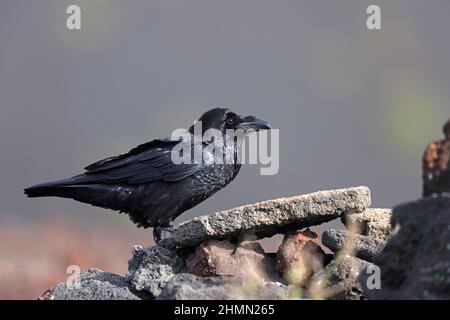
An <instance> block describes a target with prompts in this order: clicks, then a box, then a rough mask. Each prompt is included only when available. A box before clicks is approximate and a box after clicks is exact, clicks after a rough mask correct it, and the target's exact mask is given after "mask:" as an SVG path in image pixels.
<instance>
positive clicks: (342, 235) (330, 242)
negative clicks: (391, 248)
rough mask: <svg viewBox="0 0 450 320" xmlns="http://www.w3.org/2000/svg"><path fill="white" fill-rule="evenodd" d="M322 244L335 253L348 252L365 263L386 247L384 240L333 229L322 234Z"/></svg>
mask: <svg viewBox="0 0 450 320" xmlns="http://www.w3.org/2000/svg"><path fill="white" fill-rule="evenodd" d="M322 243H323V244H324V245H325V246H327V247H328V248H329V249H330V250H331V251H333V252H335V253H336V252H339V251H341V250H349V251H351V252H352V253H354V255H355V256H356V257H358V258H361V259H363V260H367V261H372V260H373V259H374V257H375V256H376V255H377V254H379V253H380V252H381V250H383V248H384V246H385V245H386V241H384V240H380V239H377V238H373V237H369V236H362V235H360V234H351V233H349V232H347V231H344V230H333V229H330V230H326V231H325V232H324V233H323V234H322Z"/></svg>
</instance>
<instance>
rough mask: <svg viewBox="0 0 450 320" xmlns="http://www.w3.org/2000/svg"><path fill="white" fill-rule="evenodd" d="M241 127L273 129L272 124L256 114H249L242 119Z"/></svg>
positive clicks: (243, 128) (245, 128)
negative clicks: (255, 115)
mask: <svg viewBox="0 0 450 320" xmlns="http://www.w3.org/2000/svg"><path fill="white" fill-rule="evenodd" d="M239 129H242V130H244V131H246V130H249V129H253V130H255V131H258V130H269V129H271V127H270V124H269V123H268V122H267V121H265V120H262V119H259V118H256V117H254V116H247V117H245V118H243V119H242V122H241V123H240V124H239Z"/></svg>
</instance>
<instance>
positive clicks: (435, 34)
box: [0, 0, 450, 289]
mask: <svg viewBox="0 0 450 320" xmlns="http://www.w3.org/2000/svg"><path fill="white" fill-rule="evenodd" d="M70 4H77V5H80V7H81V10H82V17H81V18H82V30H79V31H76V30H75V31H70V30H67V28H66V18H67V15H66V13H65V11H66V7H67V6H68V5H70ZM369 4H378V5H379V6H380V7H381V18H382V30H376V31H369V30H368V29H367V28H366V18H367V14H366V8H367V6H368V5H369ZM449 14H450V2H449V1H448V0H433V1H422V0H396V1H381V0H377V1H362V0H341V1H336V0H314V1H313V0H308V1H306V0H304V1H302V0H277V1H274V0H271V1H269V0H245V1H242V0H147V1H144V0H127V1H125V0H94V1H93V0H71V1H61V0H39V1H27V0H1V1H0V152H1V157H0V177H1V180H0V224H1V225H2V226H3V228H8V225H9V223H11V225H12V222H10V221H15V225H16V226H17V225H20V223H19V224H17V220H19V221H24V223H25V221H26V222H27V223H28V224H30V225H32V226H39V225H41V226H42V225H43V224H44V223H47V222H46V221H48V220H45V219H44V218H43V217H47V216H51V217H67V219H70V221H77V222H80V223H82V224H83V223H86V228H85V229H84V230H88V229H92V228H99V229H98V230H100V229H101V228H105V226H110V225H112V224H114V225H120V228H118V229H117V230H125V231H120V232H123V233H122V234H120V233H115V235H118V234H120V236H119V237H122V238H123V241H128V242H127V244H130V245H131V244H133V243H135V242H136V241H138V240H137V239H139V240H142V239H148V243H151V240H150V239H151V233H150V230H147V231H144V230H142V229H140V230H137V229H135V228H134V226H133V225H132V223H131V222H130V221H129V220H128V218H127V217H126V216H123V215H117V214H106V213H105V212H107V210H103V209H98V208H94V207H91V206H88V205H84V204H79V203H77V202H75V201H71V200H65V199H56V198H43V199H27V198H25V196H24V195H23V192H22V189H23V188H24V187H26V186H29V185H31V184H35V183H38V182H44V181H48V180H53V179H58V178H64V177H68V176H71V175H74V174H77V173H79V172H80V171H81V170H82V168H83V167H84V166H85V165H87V164H89V163H91V162H93V161H95V160H98V159H101V158H103V157H106V156H110V155H114V154H118V153H123V152H126V151H128V150H129V149H130V148H131V147H134V146H135V145H137V144H139V143H143V142H145V141H148V140H151V139H153V138H156V137H159V136H163V135H167V134H170V133H171V132H172V130H173V129H175V128H183V127H187V126H189V125H190V124H191V123H192V121H193V120H195V119H196V118H197V117H198V116H199V115H201V114H202V113H203V112H204V111H205V110H207V109H208V108H210V107H212V106H225V107H230V108H232V109H234V110H235V111H236V112H238V113H242V114H254V115H257V116H260V117H262V118H264V119H267V120H269V121H270V122H271V124H272V126H273V127H275V128H279V129H280V171H279V173H278V174H277V175H274V176H261V175H259V168H258V166H246V167H244V168H243V169H242V170H241V173H240V175H239V176H238V178H237V179H236V180H235V181H234V182H233V183H231V184H230V185H229V186H228V187H227V188H225V189H224V190H222V191H221V192H219V193H218V194H216V195H215V196H213V197H212V198H210V199H208V200H207V201H205V202H204V203H202V204H201V205H199V206H197V207H195V208H194V209H191V210H190V211H189V212H187V213H185V214H183V215H182V216H181V217H180V218H179V219H177V221H182V220H185V219H187V218H190V217H192V216H194V215H198V214H205V213H208V212H211V211H216V210H221V209H226V208H231V207H234V206H238V205H241V204H246V203H252V202H255V201H260V200H264V199H269V198H275V197H280V196H289V195H296V194H300V193H308V192H313V191H317V190H320V189H331V188H341V187H348V186H356V185H367V186H369V187H370V188H371V190H372V198H373V206H374V207H391V206H394V205H396V204H398V203H401V202H404V201H408V200H412V199H415V198H417V197H419V196H420V193H421V155H422V152H423V150H424V148H425V145H426V144H427V143H428V142H430V141H431V140H434V139H437V138H440V136H441V135H442V134H441V126H442V124H443V123H444V121H445V119H447V118H448V116H449V114H450V112H449V110H450V109H449V100H450V90H449V86H448V85H449V83H450V81H449V80H450V58H449V57H450V41H449V40H450V39H449V35H448V30H449V22H448V16H449ZM95 230H97V229H95ZM22 236H23V231H21V228H20V227H18V230H17V232H14V233H13V235H12V236H11V238H9V239H6V240H4V241H3V244H2V247H3V249H2V250H3V252H9V254H10V255H9V257H8V256H5V255H3V256H2V258H0V259H2V260H0V261H1V262H2V263H3V267H4V266H5V265H7V266H8V268H12V269H11V270H13V271H12V272H16V273H17V272H19V271H18V270H19V269H17V263H16V262H17V256H16V255H19V254H20V253H19V252H18V251H17V250H12V249H11V248H12V246H13V244H14V239H16V240H17V239H18V238H21V237H22ZM136 237H140V238H136ZM125 239H126V240H125ZM45 241H46V240H42V239H41V238H33V237H31V236H30V237H29V242H30V245H31V246H32V244H33V243H34V244H36V245H37V244H38V243H39V245H41V246H43V249H42V250H43V251H44V252H45V250H47V249H45V248H48V247H49V246H51V243H46V242H45ZM79 241H82V243H83V239H81V240H79ZM87 242H88V241H87V240H86V243H87ZM127 250H128V249H127ZM11 251H13V252H11ZM124 254H128V255H129V252H125V253H124ZM11 261H13V262H11ZM35 261H36V262H35V263H37V264H38V263H39V261H41V260H39V259H38V258H36V260H35ZM1 268H2V266H1V265H0V269H1ZM0 281H1V280H0ZM43 289H44V288H43Z"/></svg>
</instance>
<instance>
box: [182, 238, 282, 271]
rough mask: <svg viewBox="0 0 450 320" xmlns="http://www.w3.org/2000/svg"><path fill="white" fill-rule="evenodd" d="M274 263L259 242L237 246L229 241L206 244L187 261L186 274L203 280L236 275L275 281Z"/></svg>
mask: <svg viewBox="0 0 450 320" xmlns="http://www.w3.org/2000/svg"><path fill="white" fill-rule="evenodd" d="M274 264H275V262H274V261H273V259H271V258H270V257H268V256H266V254H265V252H264V250H263V248H262V247H261V245H260V244H259V243H257V242H249V243H245V244H243V243H241V244H239V245H238V246H236V245H234V244H232V243H231V242H230V241H228V240H224V241H218V240H208V241H206V242H203V243H202V244H201V245H199V246H198V247H197V248H196V250H195V253H193V254H192V255H191V256H189V258H188V259H187V260H186V267H187V272H189V273H192V274H195V275H198V276H201V277H207V276H237V277H239V278H244V279H247V278H255V277H256V278H262V279H273V278H274Z"/></svg>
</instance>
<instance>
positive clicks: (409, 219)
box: [366, 196, 450, 300]
mask: <svg viewBox="0 0 450 320" xmlns="http://www.w3.org/2000/svg"><path fill="white" fill-rule="evenodd" d="M392 223H393V225H395V226H396V227H395V229H396V230H398V231H397V232H396V233H394V235H393V236H392V237H391V238H390V239H389V241H388V243H387V244H386V246H385V247H384V249H383V251H382V252H381V253H380V254H379V255H378V256H377V257H376V258H375V259H374V262H375V263H376V264H377V265H379V266H380V268H381V289H380V290H368V291H367V292H366V295H367V296H368V297H369V298H371V299H446V300H448V299H450V272H449V270H450V197H448V196H439V197H435V198H431V197H430V198H423V199H420V200H417V201H415V202H410V203H406V204H402V205H399V206H397V207H396V208H394V211H393V215H392Z"/></svg>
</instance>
